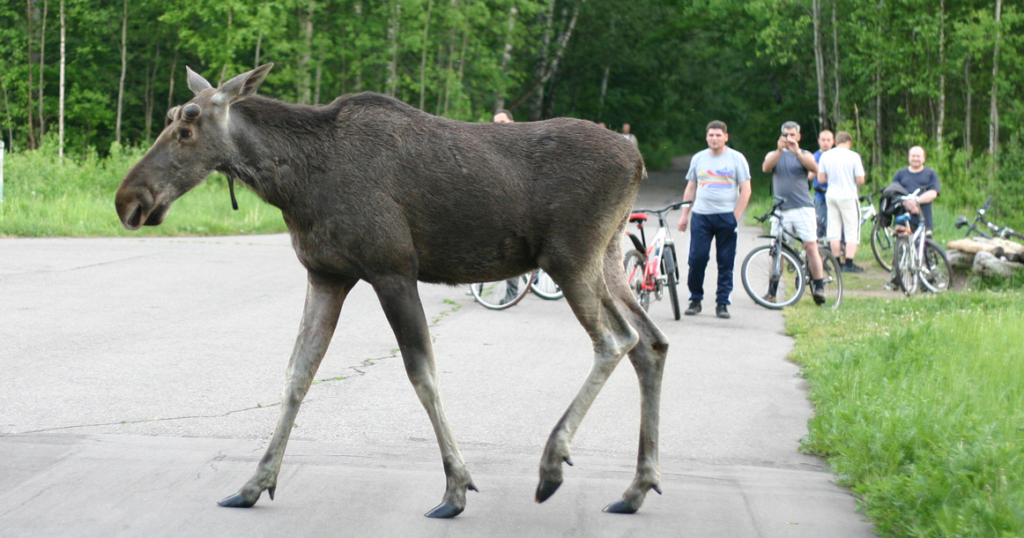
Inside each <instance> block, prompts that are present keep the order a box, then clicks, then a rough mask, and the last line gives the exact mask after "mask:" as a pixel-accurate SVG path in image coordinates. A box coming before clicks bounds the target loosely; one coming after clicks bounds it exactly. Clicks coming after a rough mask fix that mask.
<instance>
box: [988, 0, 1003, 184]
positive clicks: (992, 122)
mask: <svg viewBox="0 0 1024 538" xmlns="http://www.w3.org/2000/svg"><path fill="white" fill-rule="evenodd" d="M1002 13H1003V1H1002V0H996V40H995V46H994V47H993V51H992V96H991V101H990V106H989V110H990V112H989V124H988V151H989V153H990V154H991V155H992V166H991V167H990V168H989V172H988V179H989V181H992V180H994V179H995V176H996V170H997V169H998V168H999V154H998V152H999V84H998V83H999V42H1000V41H1001V40H1002V35H1003V31H1002V27H1001V26H1000V22H1001V20H1002Z"/></svg>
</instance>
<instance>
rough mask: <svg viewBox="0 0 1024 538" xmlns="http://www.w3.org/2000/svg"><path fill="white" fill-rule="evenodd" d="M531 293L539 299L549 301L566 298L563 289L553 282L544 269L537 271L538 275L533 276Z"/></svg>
mask: <svg viewBox="0 0 1024 538" xmlns="http://www.w3.org/2000/svg"><path fill="white" fill-rule="evenodd" d="M530 291H532V292H533V293H534V294H535V295H536V296H537V297H540V298H541V299H547V300H548V301H555V300H558V299H561V298H562V297H564V296H565V294H564V293H562V288H559V287H558V284H555V281H554V280H551V276H550V275H548V274H547V273H545V272H544V270H543V269H537V272H536V274H534V275H533V281H532V282H530Z"/></svg>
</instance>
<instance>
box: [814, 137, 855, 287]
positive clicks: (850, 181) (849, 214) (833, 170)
mask: <svg viewBox="0 0 1024 538" xmlns="http://www.w3.org/2000/svg"><path fill="white" fill-rule="evenodd" d="M851 146H853V137H852V136H850V133H848V132H846V131H839V132H838V133H836V147H834V148H832V149H830V150H828V151H826V152H825V153H823V154H822V156H821V162H819V163H818V183H821V184H822V185H826V184H827V185H828V190H827V191H825V203H826V204H827V205H828V226H827V229H826V230H825V236H826V237H825V239H827V240H828V241H829V242H830V243H831V247H832V253H833V254H835V255H836V258H839V257H840V255H841V254H842V250H841V245H840V239H842V238H843V237H844V236H845V237H846V261H845V262H844V263H843V265H841V266H840V270H842V271H844V272H848V273H862V272H864V268H863V267H860V266H858V265H855V264H854V263H853V260H854V257H855V256H856V255H857V245H858V244H860V203H859V202H858V201H857V189H858V187H860V186H861V185H863V184H864V163H863V162H862V161H861V159H860V155H859V154H858V153H857V152H856V151H852V150H851V149H850V147H851Z"/></svg>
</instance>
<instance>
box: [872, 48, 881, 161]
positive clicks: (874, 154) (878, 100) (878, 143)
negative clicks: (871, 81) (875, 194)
mask: <svg viewBox="0 0 1024 538" xmlns="http://www.w3.org/2000/svg"><path fill="white" fill-rule="evenodd" d="M875 92H876V93H875V151H874V152H872V153H871V166H872V168H874V169H875V170H879V169H881V167H882V75H881V73H880V72H879V71H878V68H876V69H875Z"/></svg>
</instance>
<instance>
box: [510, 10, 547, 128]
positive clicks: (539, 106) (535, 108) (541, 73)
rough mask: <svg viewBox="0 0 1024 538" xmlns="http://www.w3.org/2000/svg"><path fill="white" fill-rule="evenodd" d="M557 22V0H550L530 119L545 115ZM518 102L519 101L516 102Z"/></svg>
mask: <svg viewBox="0 0 1024 538" xmlns="http://www.w3.org/2000/svg"><path fill="white" fill-rule="evenodd" d="M554 24H555V0H549V1H548V9H547V18H546V19H545V20H544V36H543V37H542V38H541V49H540V55H541V56H540V63H539V64H538V65H537V69H536V70H535V76H536V78H537V80H538V81H541V80H543V81H544V82H538V84H537V85H536V86H535V87H534V88H535V89H534V92H533V94H534V95H533V98H532V100H531V104H530V119H531V120H533V121H537V120H539V119H541V116H542V115H543V107H544V84H545V83H546V82H547V79H546V76H545V75H546V74H547V72H548V64H549V60H550V54H551V34H552V32H553V31H554ZM516 104H518V103H516Z"/></svg>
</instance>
